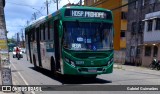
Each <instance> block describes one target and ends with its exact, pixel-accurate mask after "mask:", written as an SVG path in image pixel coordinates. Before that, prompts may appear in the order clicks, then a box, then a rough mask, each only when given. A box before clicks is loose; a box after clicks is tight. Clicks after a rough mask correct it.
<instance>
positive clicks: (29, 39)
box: [26, 32, 32, 63]
mask: <svg viewBox="0 0 160 94" xmlns="http://www.w3.org/2000/svg"><path fill="white" fill-rule="evenodd" d="M26 37H27V43H28V47H27V49H28V50H27V56H28V55H29V59H30V63H32V56H31V33H30V32H28V33H27V35H26Z"/></svg>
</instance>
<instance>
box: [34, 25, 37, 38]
mask: <svg viewBox="0 0 160 94" xmlns="http://www.w3.org/2000/svg"><path fill="white" fill-rule="evenodd" d="M36 33H37V30H36V28H35V29H34V35H35V37H34V40H35V41H37V40H36V39H37V34H36Z"/></svg>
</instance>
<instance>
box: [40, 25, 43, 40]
mask: <svg viewBox="0 0 160 94" xmlns="http://www.w3.org/2000/svg"><path fill="white" fill-rule="evenodd" d="M40 32H41V41H43V25H41V31H40Z"/></svg>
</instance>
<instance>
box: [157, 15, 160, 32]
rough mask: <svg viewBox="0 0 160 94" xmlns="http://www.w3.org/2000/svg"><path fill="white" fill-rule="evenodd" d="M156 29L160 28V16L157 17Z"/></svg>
mask: <svg viewBox="0 0 160 94" xmlns="http://www.w3.org/2000/svg"><path fill="white" fill-rule="evenodd" d="M156 30H160V18H158V19H156Z"/></svg>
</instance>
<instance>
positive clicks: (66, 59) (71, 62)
mask: <svg viewBox="0 0 160 94" xmlns="http://www.w3.org/2000/svg"><path fill="white" fill-rule="evenodd" d="M64 60H65V61H66V62H67V63H69V64H70V65H72V66H73V67H75V66H76V65H75V62H74V61H72V60H70V59H68V58H65V59H64Z"/></svg>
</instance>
